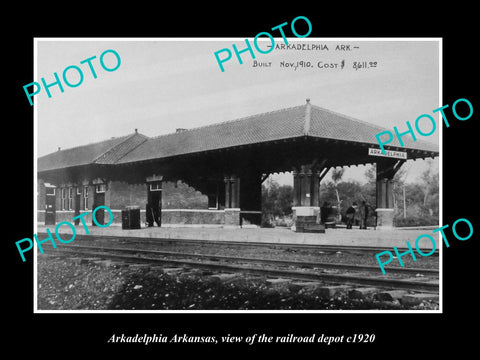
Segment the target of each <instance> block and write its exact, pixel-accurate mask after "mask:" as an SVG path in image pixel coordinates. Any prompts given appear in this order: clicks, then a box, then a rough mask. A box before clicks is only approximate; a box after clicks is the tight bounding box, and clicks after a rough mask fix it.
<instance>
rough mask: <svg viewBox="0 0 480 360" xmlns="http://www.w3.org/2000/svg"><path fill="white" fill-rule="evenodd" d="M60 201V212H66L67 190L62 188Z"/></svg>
mask: <svg viewBox="0 0 480 360" xmlns="http://www.w3.org/2000/svg"><path fill="white" fill-rule="evenodd" d="M61 198H62V199H61V201H62V210H67V206H68V199H67V188H62V191H61Z"/></svg>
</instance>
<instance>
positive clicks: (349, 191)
mask: <svg viewBox="0 0 480 360" xmlns="http://www.w3.org/2000/svg"><path fill="white" fill-rule="evenodd" d="M441 46H442V42H441V39H438V38H423V39H408V38H400V39H399V38H395V39H393V38H392V39H388V38H385V39H369V38H364V39H348V38H339V39H328V40H327V39H318V38H295V37H292V38H288V39H283V38H281V37H280V38H273V37H271V38H269V37H265V38H255V39H254V40H253V41H252V40H250V41H249V40H240V39H235V38H234V39H230V38H226V39H214V40H211V39H208V38H204V39H161V38H160V39H123V40H122V39H101V40H89V39H74V40H68V39H38V40H37V42H36V58H37V67H36V72H37V78H40V77H41V82H40V83H39V85H38V86H36V84H35V85H33V86H32V88H33V89H34V90H35V88H38V89H40V91H39V93H38V94H36V95H32V96H31V97H32V98H33V101H34V102H35V104H36V106H37V108H36V119H37V122H36V126H37V142H38V143H37V145H38V147H37V149H38V153H37V157H38V162H37V179H36V180H37V200H36V212H37V219H36V225H37V230H36V234H37V236H38V239H39V240H40V243H39V246H38V249H36V256H35V258H36V264H37V265H36V283H37V286H36V292H37V296H36V301H37V303H36V310H38V311H40V312H42V311H60V310H63V311H87V310H91V311H124V310H131V311H173V312H174V311H182V312H191V311H262V310H264V311H306V310H308V311H338V310H340V311H346V310H348V311H376V310H377V311H427V312H435V311H439V310H440V307H441V291H440V283H439V278H440V276H441V271H440V265H441V264H440V261H441V260H440V259H441V258H440V257H439V252H440V251H441V249H440V246H439V243H438V235H439V234H438V233H437V234H434V233H433V232H432V231H433V230H435V229H438V228H439V226H440V225H439V224H440V221H439V220H440V207H439V203H440V201H441V199H440V192H439V189H440V185H441V184H440V178H441V168H440V166H439V158H440V157H441V142H440V141H439V139H440V132H441V127H439V130H437V124H439V121H438V118H439V116H440V113H439V112H438V110H437V112H435V111H434V110H435V109H438V108H440V107H441V93H440V87H441V83H440V81H441V78H440V74H441ZM265 52H269V53H268V54H264V53H265ZM229 54H230V59H229V60H228V61H227V59H228V56H229ZM240 60H241V61H242V63H240ZM54 74H57V75H54ZM57 79H58V80H57ZM34 90H32V92H31V93H33V91H34ZM85 104H88V106H85ZM467 105H468V104H459V105H458V109H459V112H460V111H464V110H465V109H468V107H467ZM462 106H464V108H465V109H464V108H462ZM461 108H462V109H461ZM422 114H427V115H428V116H427V115H424V116H421V115H422ZM462 114H463V113H462ZM441 121H442V120H441V119H440V123H441ZM380 145H381V147H380ZM48 231H50V234H53V235H51V238H49V233H48ZM424 234H428V235H424ZM407 242H408V243H409V244H410V245H411V248H413V250H412V251H410V252H409V245H408V244H407ZM59 276H61V278H59Z"/></svg>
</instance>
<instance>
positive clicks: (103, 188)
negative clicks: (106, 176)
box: [95, 184, 107, 194]
mask: <svg viewBox="0 0 480 360" xmlns="http://www.w3.org/2000/svg"><path fill="white" fill-rule="evenodd" d="M106 190H107V186H106V185H105V184H98V185H97V186H95V192H96V193H97V194H99V193H104V192H105V191H106Z"/></svg>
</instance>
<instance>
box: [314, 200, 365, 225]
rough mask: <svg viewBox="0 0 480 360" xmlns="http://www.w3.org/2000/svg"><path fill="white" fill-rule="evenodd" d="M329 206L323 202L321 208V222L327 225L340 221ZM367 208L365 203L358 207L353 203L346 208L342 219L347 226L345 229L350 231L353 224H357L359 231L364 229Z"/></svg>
mask: <svg viewBox="0 0 480 360" xmlns="http://www.w3.org/2000/svg"><path fill="white" fill-rule="evenodd" d="M329 205H330V204H329V203H327V202H325V203H324V204H323V207H322V208H321V212H320V214H321V222H322V223H324V224H328V223H330V222H331V223H335V222H337V221H339V220H340V219H336V215H334V214H333V213H334V211H333V209H332V207H331V206H329ZM369 207H370V206H369V205H368V204H367V202H366V201H362V202H361V203H360V205H358V204H357V203H356V202H353V203H352V205H350V206H349V207H348V208H347V210H346V212H345V217H344V218H343V219H344V220H345V223H346V225H347V229H351V228H352V226H353V225H355V224H358V225H359V227H360V229H366V228H367V219H368V215H369Z"/></svg>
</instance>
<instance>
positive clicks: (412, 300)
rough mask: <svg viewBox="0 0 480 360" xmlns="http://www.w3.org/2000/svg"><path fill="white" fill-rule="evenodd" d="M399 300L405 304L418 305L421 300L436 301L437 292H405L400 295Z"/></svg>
mask: <svg viewBox="0 0 480 360" xmlns="http://www.w3.org/2000/svg"><path fill="white" fill-rule="evenodd" d="M400 301H401V303H402V304H403V305H407V306H413V305H418V304H420V303H421V302H422V301H436V302H438V294H430V293H418V294H406V295H404V296H402V298H401V299H400Z"/></svg>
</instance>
